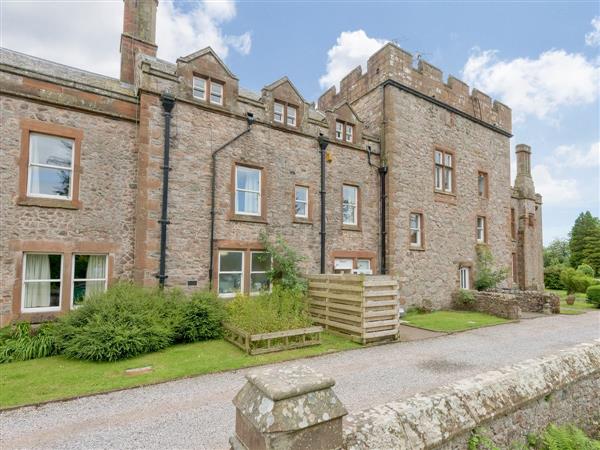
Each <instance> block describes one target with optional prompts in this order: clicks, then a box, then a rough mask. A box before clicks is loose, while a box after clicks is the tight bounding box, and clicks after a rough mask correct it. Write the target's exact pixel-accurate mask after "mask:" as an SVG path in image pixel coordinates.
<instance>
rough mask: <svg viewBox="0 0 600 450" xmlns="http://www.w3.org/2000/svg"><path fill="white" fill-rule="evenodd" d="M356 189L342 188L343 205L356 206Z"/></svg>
mask: <svg viewBox="0 0 600 450" xmlns="http://www.w3.org/2000/svg"><path fill="white" fill-rule="evenodd" d="M356 191H357V189H356V187H354V186H344V203H350V204H352V205H355V204H356Z"/></svg>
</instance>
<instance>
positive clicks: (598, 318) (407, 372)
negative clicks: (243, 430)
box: [0, 311, 600, 449]
mask: <svg viewBox="0 0 600 450" xmlns="http://www.w3.org/2000/svg"><path fill="white" fill-rule="evenodd" d="M599 337H600V312H595V311H594V312H589V313H586V314H582V315H577V316H566V315H560V316H550V317H543V318H539V319H532V320H525V321H522V322H520V323H511V324H506V325H500V326H496V327H489V328H481V329H479V330H473V331H468V332H464V333H457V334H453V335H449V336H443V337H439V338H434V339H427V340H422V341H415V342H408V343H397V344H390V345H383V346H379V347H371V348H365V349H358V350H353V351H348V352H343V353H338V354H334V355H327V356H321V357H318V358H311V359H307V360H305V361H302V363H304V364H307V365H309V366H311V367H313V368H314V369H316V370H318V371H320V372H323V373H326V374H329V375H332V376H333V377H335V379H336V380H337V385H336V387H335V391H336V392H337V394H338V395H339V397H340V399H341V400H342V402H343V403H344V404H345V405H346V407H347V408H348V409H349V410H350V411H357V410H360V409H363V408H366V407H369V406H373V405H377V404H380V403H385V402H387V401H392V400H398V399H401V398H403V397H407V396H410V395H412V394H415V393H416V392H421V391H426V390H429V389H433V388H435V387H437V386H440V385H442V384H447V383H451V382H454V381H455V380H457V379H460V378H464V377H467V376H470V375H474V374H477V373H480V372H483V371H486V370H491V369H494V368H498V367H501V366H504V365H507V364H512V363H515V362H519V361H522V360H524V359H528V358H533V357H538V356H544V355H548V354H552V353H555V352H556V351H557V350H559V349H562V348H566V347H570V346H573V345H575V344H578V343H581V342H589V341H592V340H594V339H597V338H599ZM282 364H286V365H293V364H298V361H296V362H293V361H292V362H288V363H282ZM244 373H245V371H243V370H241V371H234V372H227V373H222V374H214V375H205V376H200V377H196V378H192V379H187V380H180V381H173V382H169V383H164V384H160V385H155V386H148V387H144V388H137V389H131V390H128V391H122V392H115V393H112V394H106V395H99V396H95V397H88V398H82V399H78V400H72V401H68V402H60V403H51V404H48V405H45V406H41V407H27V408H21V409H18V410H13V411H7V412H4V413H0V432H1V439H0V447H1V448H2V449H12V448H69V449H99V448H103V449H107V448H144V449H154V448H157V449H158V448H160V449H167V448H168V449H172V448H186V449H187V448H196V449H221V448H227V446H228V444H227V439H228V436H229V435H230V434H231V432H232V431H233V427H234V408H233V405H232V404H231V399H232V398H233V396H234V395H235V393H236V392H237V391H238V390H239V389H240V388H241V387H242V385H243V384H244Z"/></svg>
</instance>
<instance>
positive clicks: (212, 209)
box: [208, 113, 254, 289]
mask: <svg viewBox="0 0 600 450" xmlns="http://www.w3.org/2000/svg"><path fill="white" fill-rule="evenodd" d="M246 122H247V123H248V127H247V128H246V129H245V130H244V131H242V132H241V133H240V134H238V135H237V136H235V137H234V138H233V139H230V140H229V141H227V142H225V143H224V144H223V145H221V146H220V147H219V148H218V149H216V150H215V151H213V152H212V154H211V167H210V170H211V174H210V251H209V257H210V261H209V262H208V286H209V289H212V287H213V272H214V262H213V259H214V255H215V215H216V211H215V195H216V178H217V153H219V152H220V151H221V150H223V149H224V148H225V147H227V146H229V145H231V144H233V143H234V142H235V141H237V140H238V139H239V138H241V137H242V136H243V135H245V134H246V133H249V132H250V130H251V128H250V127H251V126H252V124H253V123H254V114H252V113H246Z"/></svg>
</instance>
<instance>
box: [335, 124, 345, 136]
mask: <svg viewBox="0 0 600 450" xmlns="http://www.w3.org/2000/svg"><path fill="white" fill-rule="evenodd" d="M335 138H336V139H337V140H339V141H341V140H342V139H343V138H344V122H340V121H339V120H336V121H335Z"/></svg>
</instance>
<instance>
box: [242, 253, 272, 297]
mask: <svg viewBox="0 0 600 450" xmlns="http://www.w3.org/2000/svg"><path fill="white" fill-rule="evenodd" d="M255 253H267V254H268V253H269V252H268V251H266V250H252V251H251V252H250V273H249V274H248V284H249V286H248V289H249V290H250V292H249V294H250V295H259V294H260V291H253V290H252V275H253V274H255V273H258V274H261V273H267V271H264V270H253V268H252V255H254V254H255ZM271 267H273V255H271ZM272 291H273V284H272V283H270V282H269V292H272Z"/></svg>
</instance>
